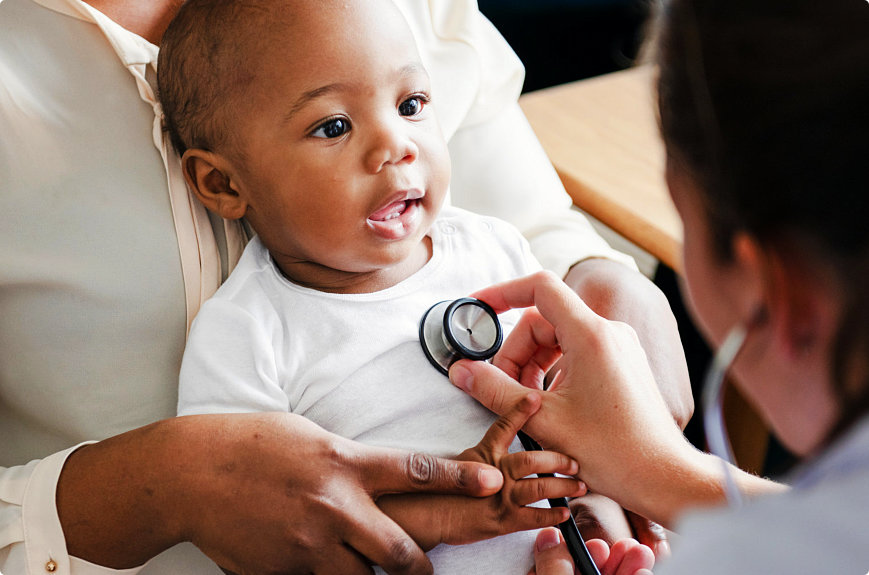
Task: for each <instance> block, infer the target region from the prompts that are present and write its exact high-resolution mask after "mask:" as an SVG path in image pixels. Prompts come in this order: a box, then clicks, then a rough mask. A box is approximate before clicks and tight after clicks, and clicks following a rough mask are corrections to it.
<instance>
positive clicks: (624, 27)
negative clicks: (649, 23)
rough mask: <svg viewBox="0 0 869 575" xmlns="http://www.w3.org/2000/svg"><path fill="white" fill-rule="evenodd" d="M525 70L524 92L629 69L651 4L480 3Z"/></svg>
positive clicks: (570, 0) (637, 0) (596, 0)
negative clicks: (522, 63)
mask: <svg viewBox="0 0 869 575" xmlns="http://www.w3.org/2000/svg"><path fill="white" fill-rule="evenodd" d="M479 5H480V10H481V11H482V12H483V14H485V15H486V17H487V18H489V20H491V21H492V23H493V24H495V26H496V27H497V28H498V30H500V31H501V33H502V34H503V35H504V37H505V38H506V39H507V41H508V42H510V45H511V46H512V47H513V49H514V50H515V51H516V53H517V54H518V55H519V58H520V59H521V60H522V62H524V64H525V70H526V76H525V88H524V91H526V92H527V91H532V90H537V89H540V88H546V87H548V86H554V85H556V84H563V83H565V82H570V81H572V80H580V79H582V78H588V77H590V76H597V75H600V74H605V73H607V72H613V71H615V70H621V69H624V68H627V67H629V66H630V65H631V64H632V63H633V61H634V58H635V57H636V55H637V50H638V48H639V46H640V43H641V40H642V31H643V25H644V23H645V20H646V17H647V16H648V14H649V5H650V2H649V0H479Z"/></svg>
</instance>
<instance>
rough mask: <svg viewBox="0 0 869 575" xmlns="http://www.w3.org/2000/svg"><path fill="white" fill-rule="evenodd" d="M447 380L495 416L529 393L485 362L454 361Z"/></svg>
mask: <svg viewBox="0 0 869 575" xmlns="http://www.w3.org/2000/svg"><path fill="white" fill-rule="evenodd" d="M450 381H451V382H452V384H453V385H455V386H456V387H458V388H459V389H461V390H463V391H464V392H465V393H467V394H468V395H470V396H471V397H473V398H474V399H476V400H477V401H479V402H480V403H481V404H482V405H483V406H484V407H486V408H487V409H489V410H490V411H493V412H494V413H497V414H498V415H503V414H504V413H505V412H506V411H507V410H509V409H510V408H511V407H513V406H514V405H516V404H517V402H519V400H520V399H522V398H523V397H524V396H525V395H527V394H528V393H529V392H530V391H531V390H529V389H526V388H524V387H522V386H521V385H519V383H518V382H516V381H515V380H514V379H512V378H511V377H510V376H509V375H507V374H506V373H504V372H503V371H501V370H500V369H498V368H497V367H495V366H493V365H492V364H490V363H487V362H485V361H471V360H467V359H463V360H460V361H457V362H456V363H454V364H453V365H452V366H451V367H450Z"/></svg>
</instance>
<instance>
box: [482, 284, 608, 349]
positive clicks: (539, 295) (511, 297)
mask: <svg viewBox="0 0 869 575" xmlns="http://www.w3.org/2000/svg"><path fill="white" fill-rule="evenodd" d="M474 297H476V298H479V299H481V300H483V301H485V302H486V303H487V304H489V305H490V306H491V307H492V308H493V309H494V310H495V311H496V312H498V313H501V312H503V311H506V310H508V309H515V308H526V307H537V310H538V311H539V312H540V314H541V315H542V316H543V317H544V318H546V320H547V321H548V322H549V323H551V324H552V326H553V327H554V328H555V331H556V334H557V335H558V337H559V340H560V339H561V337H563V336H562V331H564V330H568V331H576V329H577V327H581V326H583V325H586V324H588V326H589V327H588V329H591V328H593V327H594V325H593V323H594V322H593V320H594V319H595V318H597V319H598V320H599V319H600V316H598V315H597V314H595V313H594V312H593V311H592V310H591V309H590V308H589V307H588V306H587V305H586V304H585V302H583V301H582V299H580V297H579V296H578V295H576V293H575V292H574V291H573V290H572V289H570V287H569V286H568V285H567V284H566V283H564V281H562V280H561V278H559V277H558V276H557V275H555V274H553V273H552V272H546V271H544V272H537V273H535V274H532V275H530V276H525V277H523V278H519V279H516V280H512V281H509V282H504V283H500V284H496V285H493V286H491V287H488V288H485V289H482V290H480V291H477V292H475V293H474ZM589 322H591V323H589ZM560 343H562V344H563V343H564V342H563V341H561V342H560Z"/></svg>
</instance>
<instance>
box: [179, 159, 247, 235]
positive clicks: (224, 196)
mask: <svg viewBox="0 0 869 575" xmlns="http://www.w3.org/2000/svg"><path fill="white" fill-rule="evenodd" d="M181 169H182V171H183V172H184V179H186V180H187V185H188V186H190V189H191V190H193V193H194V194H196V197H197V198H199V201H200V202H202V204H203V205H204V206H205V207H206V208H208V209H209V210H211V211H212V212H214V213H216V214H219V215H220V216H221V217H223V218H226V219H227V220H237V219H240V218H242V217H243V216H244V214H245V212H246V211H247V202H246V201H245V200H244V198H242V197H241V196H240V195H239V193H238V192H237V191H236V190H235V189H233V183H232V180H231V178H230V176H229V173H230V167H229V164H228V162H227V161H226V160H225V159H224V158H223V156H221V155H219V154H215V153H214V152H209V151H207V150H202V149H199V148H191V149H188V150H187V151H185V152H184V155H183V156H182V157H181Z"/></svg>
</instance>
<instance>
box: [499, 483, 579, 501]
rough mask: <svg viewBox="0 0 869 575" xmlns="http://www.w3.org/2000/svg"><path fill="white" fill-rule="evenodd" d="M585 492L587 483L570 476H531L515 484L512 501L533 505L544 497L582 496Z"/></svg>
mask: <svg viewBox="0 0 869 575" xmlns="http://www.w3.org/2000/svg"><path fill="white" fill-rule="evenodd" d="M585 492H586V487H585V483H583V482H582V481H579V480H576V479H571V478H569V477H540V478H536V479H535V478H529V479H522V480H520V481H517V482H516V483H514V484H513V486H512V487H511V488H510V501H512V502H513V503H515V504H516V505H531V504H532V503H536V502H537V501H541V500H543V499H557V498H561V497H580V496H582V495H585Z"/></svg>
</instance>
